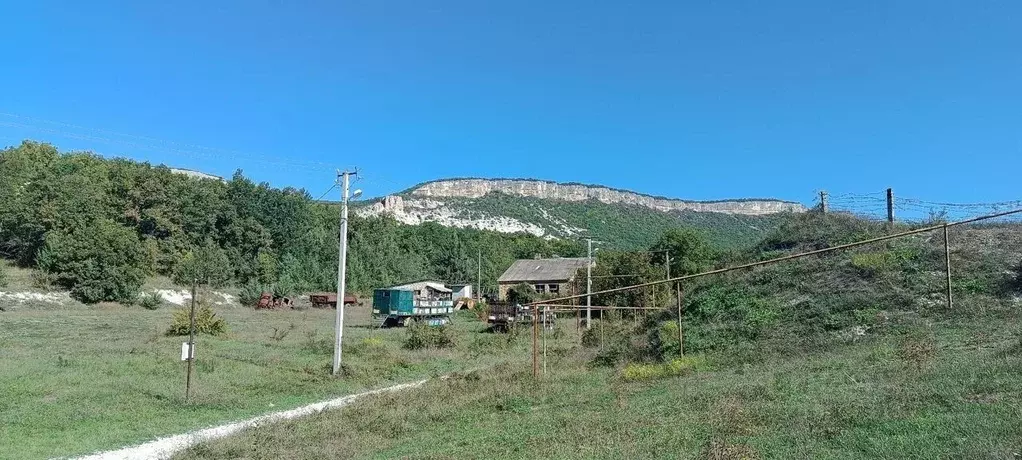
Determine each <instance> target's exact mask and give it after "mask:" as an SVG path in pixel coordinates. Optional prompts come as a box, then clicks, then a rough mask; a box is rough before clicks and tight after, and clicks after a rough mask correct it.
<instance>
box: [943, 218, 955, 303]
mask: <svg viewBox="0 0 1022 460" xmlns="http://www.w3.org/2000/svg"><path fill="white" fill-rule="evenodd" d="M944 267H945V273H946V274H947V307H948V308H949V309H950V308H953V307H954V306H955V304H954V302H953V301H952V300H951V245H950V243H949V242H948V236H947V224H944Z"/></svg>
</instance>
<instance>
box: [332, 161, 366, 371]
mask: <svg viewBox="0 0 1022 460" xmlns="http://www.w3.org/2000/svg"><path fill="white" fill-rule="evenodd" d="M337 175H338V176H339V177H340V180H341V231H340V242H339V244H338V249H337V251H338V254H337V259H338V260H337V318H336V321H335V323H334V335H335V338H336V341H335V342H334V370H333V375H337V373H338V372H340V370H341V340H342V338H343V336H344V290H345V284H344V283H345V272H346V271H347V262H348V198H349V186H350V183H349V182H350V181H349V179H350V176H352V175H358V173H357V172H355V173H352V172H348V171H344V172H340V171H338V172H337ZM361 194H362V191H361V190H355V198H358V197H359V196H360V195H361Z"/></svg>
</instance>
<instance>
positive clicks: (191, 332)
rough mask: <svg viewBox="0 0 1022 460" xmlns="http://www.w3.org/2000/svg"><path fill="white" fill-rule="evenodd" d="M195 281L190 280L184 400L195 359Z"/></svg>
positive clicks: (186, 397)
mask: <svg viewBox="0 0 1022 460" xmlns="http://www.w3.org/2000/svg"><path fill="white" fill-rule="evenodd" d="M195 283H196V280H192V310H191V312H190V313H189V314H188V371H187V372H186V374H185V401H188V399H189V398H190V397H191V395H192V361H194V360H195Z"/></svg>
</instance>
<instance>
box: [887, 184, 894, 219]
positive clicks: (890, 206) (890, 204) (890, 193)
mask: <svg viewBox="0 0 1022 460" xmlns="http://www.w3.org/2000/svg"><path fill="white" fill-rule="evenodd" d="M887 223H888V224H893V223H894V189H891V188H889V189H887Z"/></svg>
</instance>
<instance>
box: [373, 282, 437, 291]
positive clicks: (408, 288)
mask: <svg viewBox="0 0 1022 460" xmlns="http://www.w3.org/2000/svg"><path fill="white" fill-rule="evenodd" d="M425 287H428V288H430V289H433V290H434V291H437V292H452V291H451V290H450V289H448V288H447V286H444V284H443V283H438V282H436V281H419V282H416V283H408V284H402V285H400V286H394V287H392V288H388V289H394V290H398V291H415V290H419V289H422V288H425Z"/></svg>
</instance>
